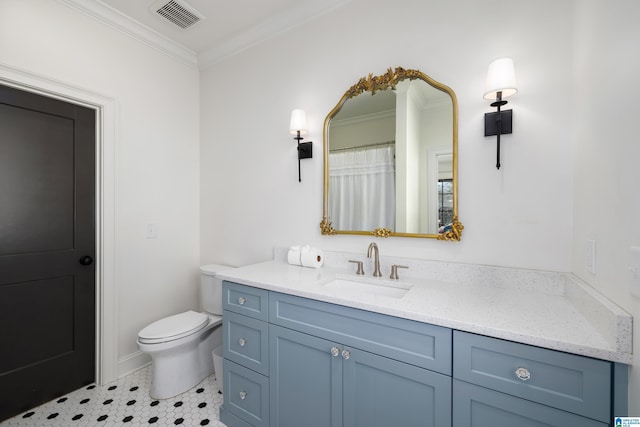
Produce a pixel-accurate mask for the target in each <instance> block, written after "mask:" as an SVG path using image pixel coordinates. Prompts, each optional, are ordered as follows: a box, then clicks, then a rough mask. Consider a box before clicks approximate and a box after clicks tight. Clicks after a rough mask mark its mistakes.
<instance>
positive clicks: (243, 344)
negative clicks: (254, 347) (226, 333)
mask: <svg viewBox="0 0 640 427" xmlns="http://www.w3.org/2000/svg"><path fill="white" fill-rule="evenodd" d="M238 344H240V347H244V346H245V345H247V339H246V338H240V339H239V340H238Z"/></svg>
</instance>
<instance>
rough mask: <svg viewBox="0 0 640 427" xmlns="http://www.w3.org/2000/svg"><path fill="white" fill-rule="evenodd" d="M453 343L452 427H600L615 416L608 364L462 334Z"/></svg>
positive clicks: (611, 372) (457, 335)
mask: <svg viewBox="0 0 640 427" xmlns="http://www.w3.org/2000/svg"><path fill="white" fill-rule="evenodd" d="M453 340H454V347H453V354H454V363H453V376H454V384H453V399H454V402H455V403H454V417H453V425H454V427H463V426H464V427H469V426H472V427H485V426H486V427H489V426H496V425H518V426H531V427H534V426H539V427H542V426H567V425H571V426H574V425H575V426H593V427H596V426H597V427H604V426H608V425H610V423H611V420H612V419H613V416H614V415H616V414H613V413H612V407H611V402H612V400H613V394H612V383H613V377H612V375H613V368H614V364H613V363H611V362H607V361H604V360H597V359H592V358H589V357H584V356H578V355H573V354H568V353H562V352H559V351H553V350H548V349H543V348H539V347H534V346H530V345H526V344H520V343H515V342H511V341H505V340H501V339H496V338H490V337H485V336H481V335H475V334H470V333H466V332H461V331H455V332H454V338H453ZM624 398H625V399H626V395H625V396H624ZM617 415H619V414H617Z"/></svg>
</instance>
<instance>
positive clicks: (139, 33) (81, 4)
mask: <svg viewBox="0 0 640 427" xmlns="http://www.w3.org/2000/svg"><path fill="white" fill-rule="evenodd" d="M56 1H57V2H58V3H61V4H63V5H65V6H68V7H70V8H72V9H75V10H77V11H78V12H81V13H83V14H85V15H87V16H90V17H91V18H93V19H96V20H97V21H100V22H102V23H103V24H106V25H108V26H109V27H111V28H113V29H115V30H117V31H120V32H122V33H124V34H127V35H128V36H131V37H133V38H134V39H136V40H138V41H140V42H142V43H144V44H146V45H147V46H150V47H152V48H154V49H157V50H159V51H161V52H163V53H165V54H167V55H169V56H172V57H174V58H177V59H179V60H181V61H184V62H186V63H187V64H189V65H191V66H194V67H197V65H198V58H197V55H196V53H195V52H194V51H192V50H191V49H188V48H186V47H185V46H183V45H181V44H180V43H176V42H175V41H173V40H171V39H169V38H168V37H165V36H163V35H162V34H160V33H159V32H157V31H155V30H153V29H151V28H149V27H147V26H145V25H143V24H141V23H140V22H138V21H136V20H134V19H131V18H129V17H128V16H126V15H124V14H122V13H120V12H118V11H117V10H115V9H113V8H112V7H110V6H107V5H106V4H104V3H102V2H101V1H100V0H56Z"/></svg>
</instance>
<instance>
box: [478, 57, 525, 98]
mask: <svg viewBox="0 0 640 427" xmlns="http://www.w3.org/2000/svg"><path fill="white" fill-rule="evenodd" d="M498 92H502V98H503V99H504V98H507V97H509V96H511V95H513V94H515V93H516V92H518V85H517V84H516V73H515V69H514V67H513V59H511V58H500V59H496V60H495V61H493V62H492V63H491V64H489V70H488V71H487V82H486V84H485V93H484V99H487V100H495V99H497V97H498Z"/></svg>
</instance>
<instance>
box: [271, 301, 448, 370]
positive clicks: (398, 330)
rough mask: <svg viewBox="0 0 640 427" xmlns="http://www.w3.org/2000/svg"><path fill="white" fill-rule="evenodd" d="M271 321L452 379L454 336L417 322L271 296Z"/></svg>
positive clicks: (442, 329) (318, 302)
mask: <svg viewBox="0 0 640 427" xmlns="http://www.w3.org/2000/svg"><path fill="white" fill-rule="evenodd" d="M269 321H270V322H271V323H273V324H276V325H280V326H284V327H286V328H290V329H294V330H297V331H300V332H305V333H308V334H310V335H315V336H317V337H321V338H325V339H328V340H332V341H335V342H339V343H341V344H344V345H348V346H351V347H354V348H359V349H361V350H365V351H369V352H371V353H376V354H384V355H385V356H386V357H389V358H391V359H395V360H398V361H401V362H405V363H409V364H412V365H415V366H419V367H422V368H426V369H430V370H432V371H436V372H440V373H443V374H445V375H451V330H450V329H447V328H443V327H440V326H434V325H429V324H426V323H421V322H416V321H413V320H407V319H401V318H398V317H393V316H387V315H384V314H379V313H373V312H370V311H365V310H359V309H355V308H350V307H344V306H340V305H335V304H329V303H326V302H322V301H315V300H311V299H307V298H300V297H296V296H292V295H287V294H280V293H277V292H271V293H270V295H269Z"/></svg>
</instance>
